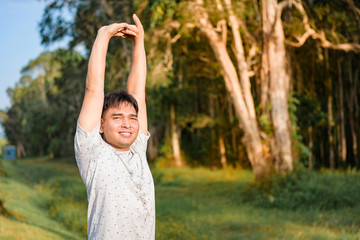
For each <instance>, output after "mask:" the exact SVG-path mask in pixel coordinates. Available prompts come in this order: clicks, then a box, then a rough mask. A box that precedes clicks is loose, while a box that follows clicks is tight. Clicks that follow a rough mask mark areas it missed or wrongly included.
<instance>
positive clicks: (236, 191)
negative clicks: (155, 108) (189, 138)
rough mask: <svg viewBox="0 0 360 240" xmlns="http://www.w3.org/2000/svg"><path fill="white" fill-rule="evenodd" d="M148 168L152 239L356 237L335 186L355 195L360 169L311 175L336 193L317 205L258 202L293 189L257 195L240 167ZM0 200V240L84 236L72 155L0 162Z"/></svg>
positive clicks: (351, 211)
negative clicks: (152, 209)
mask: <svg viewBox="0 0 360 240" xmlns="http://www.w3.org/2000/svg"><path fill="white" fill-rule="evenodd" d="M152 172H153V176H154V181H155V189H156V224H157V225H156V239H157V240H171V239H173V240H177V239H184V240H185V239H186V240H192V239H194V240H195V239H196V240H200V239H213V240H222V239H224V240H235V239H304V240H305V239H360V206H359V205H360V204H353V202H354V201H350V200H351V199H349V201H348V202H346V203H344V204H341V202H343V201H346V199H347V198H349V197H348V196H347V195H346V194H347V193H346V192H345V193H344V192H342V191H343V189H349V191H351V192H350V193H349V194H352V195H351V196H354V198H355V200H356V199H357V198H356V197H357V196H359V195H360V194H358V193H356V192H355V191H356V190H358V191H357V192H360V187H359V186H360V185H359V183H357V182H360V181H356V180H360V174H359V173H356V172H355V173H351V174H348V175H349V176H348V175H347V174H344V173H340V174H338V175H341V176H342V177H341V178H340V177H337V176H338V175H334V176H335V177H334V176H333V175H326V176H327V177H326V176H324V177H322V178H319V179H325V180H324V181H323V180H321V181H323V182H324V183H325V188H327V189H330V190H329V191H328V192H326V191H323V192H321V191H320V192H319V191H318V189H321V188H320V187H322V188H324V186H320V187H316V186H317V185H319V183H318V182H312V183H311V184H314V185H316V186H315V187H314V186H311V189H313V190H314V191H313V194H314V195H316V194H320V193H330V192H334V191H335V190H336V189H338V188H339V189H338V190H336V191H335V193H334V194H335V195H333V196H331V199H333V198H336V199H337V195H336V194H338V195H341V196H340V197H342V198H338V199H340V200H339V201H338V202H336V201H335V202H334V204H335V205H334V204H333V205H329V206H330V207H327V208H326V207H325V208H323V207H321V206H323V205H319V203H320V202H321V201H323V200H324V198H325V200H326V196H325V197H323V196H324V195H318V196H319V197H321V199H320V198H319V201H317V200H316V197H315V198H310V197H309V196H310V195H309V194H308V195H306V194H305V195H304V194H302V195H301V196H307V197H306V198H305V197H304V199H315V200H311V201H313V204H310V203H308V202H306V205H304V206H307V205H309V204H310V205H314V206H315V207H299V208H297V207H295V208H294V207H289V206H292V205H291V204H285V203H283V202H281V204H277V205H275V204H273V205H271V204H265V203H264V202H263V201H269V202H270V203H272V202H274V201H275V202H276V201H277V199H278V196H279V195H281V194H283V195H284V196H285V195H286V196H288V198H287V199H288V201H292V200H294V201H295V200H296V199H299V194H297V195H294V199H292V196H293V195H291V194H293V193H279V192H275V193H274V194H275V196H267V195H266V197H265V198H262V197H261V196H264V192H263V191H261V190H255V191H254V190H251V189H250V188H251V187H254V186H255V185H254V184H253V175H252V173H251V172H250V171H248V170H228V171H223V170H216V171H213V170H209V169H203V168H197V169H190V168H185V169H152ZM329 176H332V177H329ZM328 178H329V179H335V180H334V181H336V182H337V185H339V187H338V188H336V186H337V185H336V184H335V185H334V187H335V188H334V189H335V190H334V191H333V190H331V189H333V186H331V185H329V182H328V181H330V180H328ZM339 179H344V180H339ZM349 179H351V181H350V180H349ZM341 181H342V182H341ZM354 181H355V182H354ZM330 182H331V181H330ZM320 183H321V182H320ZM293 185H294V184H293ZM327 185H328V186H327ZM293 188H294V187H292V189H293ZM249 189H250V190H251V191H248V190H249ZM259 189H260V188H259ZM287 189H291V188H289V187H288V186H287V188H286V191H287ZM257 191H259V192H258V194H259V199H256V197H257V195H256V194H257ZM303 191H307V190H303ZM327 195H329V194H327ZM345 195H346V196H345ZM254 196H255V198H254ZM280 197H281V196H279V199H280ZM264 199H265V200H264ZM266 199H268V200H266ZM274 199H275V200H274ZM282 199H285V198H284V197H283V198H282ZM300 199H301V198H300ZM343 199H345V200H343ZM0 201H1V202H0V203H1V204H2V206H1V205H0V239H29V240H31V239H34V240H35V239H36V240H42V239H55V240H56V239H86V207H87V206H86V204H87V201H86V191H85V188H84V186H83V183H82V181H81V179H80V176H79V174H78V169H77V166H76V164H75V162H74V160H72V159H62V160H49V159H47V158H34V159H24V160H23V159H21V160H15V161H4V160H1V161H0ZM304 201H305V200H304ZM355 202H356V201H355ZM282 204H283V205H282ZM299 205H301V203H299ZM282 206H284V207H282ZM316 206H319V207H316Z"/></svg>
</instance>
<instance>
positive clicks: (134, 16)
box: [133, 13, 143, 29]
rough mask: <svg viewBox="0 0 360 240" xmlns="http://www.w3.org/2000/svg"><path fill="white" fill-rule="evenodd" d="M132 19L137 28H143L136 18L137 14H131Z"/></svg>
mask: <svg viewBox="0 0 360 240" xmlns="http://www.w3.org/2000/svg"><path fill="white" fill-rule="evenodd" d="M133 20H134V22H135V25H136V27H138V28H140V29H142V28H143V26H142V24H141V21H140V19H139V18H138V16H136V14H135V13H134V14H133Z"/></svg>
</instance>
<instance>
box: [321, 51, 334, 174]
mask: <svg viewBox="0 0 360 240" xmlns="http://www.w3.org/2000/svg"><path fill="white" fill-rule="evenodd" d="M324 55H325V57H324V61H325V75H326V85H327V94H328V96H327V110H328V126H327V133H328V138H329V168H330V169H335V152H334V133H333V129H334V125H335V123H334V116H333V97H332V78H331V74H330V64H329V50H328V49H327V48H325V49H324Z"/></svg>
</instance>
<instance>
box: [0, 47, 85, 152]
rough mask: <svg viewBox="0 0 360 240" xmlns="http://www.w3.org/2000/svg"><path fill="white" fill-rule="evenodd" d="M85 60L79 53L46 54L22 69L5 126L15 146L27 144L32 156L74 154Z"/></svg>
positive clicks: (10, 93) (25, 145)
mask: <svg viewBox="0 0 360 240" xmlns="http://www.w3.org/2000/svg"><path fill="white" fill-rule="evenodd" d="M84 69H85V60H84V59H83V58H82V56H81V55H80V54H79V53H76V52H71V51H68V50H63V49H58V50H56V51H54V52H44V53H42V54H40V55H39V57H38V58H36V59H34V60H31V61H30V62H29V64H28V65H27V66H25V67H24V68H23V71H22V74H23V76H22V78H21V80H20V82H19V83H17V84H16V86H15V88H13V89H8V93H9V96H10V97H11V100H12V106H11V107H10V108H9V109H8V111H7V116H8V117H7V119H6V120H5V121H4V122H3V126H4V128H5V133H6V135H7V137H8V139H9V141H10V142H11V143H12V144H19V142H21V143H23V144H24V147H25V150H26V152H27V153H28V154H29V155H34V154H39V153H40V154H41V155H45V154H51V155H53V156H55V157H59V156H69V155H72V154H73V149H72V148H73V147H72V144H71V142H72V139H73V136H74V134H75V126H76V118H77V115H78V113H79V111H80V106H81V103H82V96H83V92H84V82H85V80H84V79H85V75H84V74H83V71H84Z"/></svg>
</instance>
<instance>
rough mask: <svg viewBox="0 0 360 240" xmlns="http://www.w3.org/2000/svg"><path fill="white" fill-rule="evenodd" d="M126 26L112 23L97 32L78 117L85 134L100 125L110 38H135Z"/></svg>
mask: <svg viewBox="0 0 360 240" xmlns="http://www.w3.org/2000/svg"><path fill="white" fill-rule="evenodd" d="M128 26H129V25H128V24H126V23H114V24H111V25H109V26H103V27H101V28H100V29H99V30H98V34H97V36H96V39H95V42H94V45H93V47H92V50H91V54H90V59H89V65H88V72H87V77H86V88H85V96H84V100H83V105H82V107H81V111H80V115H79V119H78V122H79V125H80V126H81V127H82V128H83V129H84V130H85V131H87V132H90V131H92V130H93V129H94V128H95V127H96V125H97V124H99V123H100V119H101V112H102V108H103V103H104V79H105V65H106V53H107V50H108V45H109V41H110V39H111V37H114V36H116V37H125V32H126V35H127V37H129V36H132V37H134V38H135V37H136V34H135V33H134V32H132V31H129V30H127V29H128Z"/></svg>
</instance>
